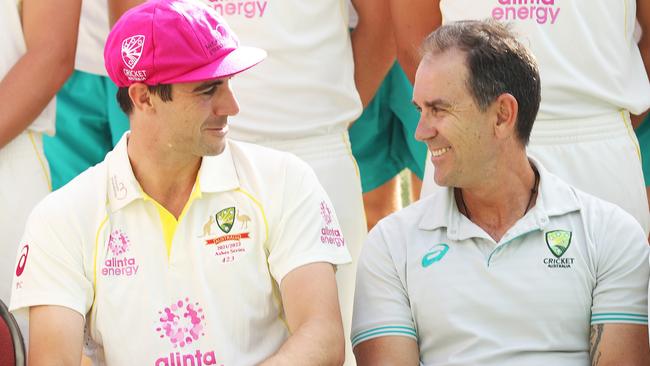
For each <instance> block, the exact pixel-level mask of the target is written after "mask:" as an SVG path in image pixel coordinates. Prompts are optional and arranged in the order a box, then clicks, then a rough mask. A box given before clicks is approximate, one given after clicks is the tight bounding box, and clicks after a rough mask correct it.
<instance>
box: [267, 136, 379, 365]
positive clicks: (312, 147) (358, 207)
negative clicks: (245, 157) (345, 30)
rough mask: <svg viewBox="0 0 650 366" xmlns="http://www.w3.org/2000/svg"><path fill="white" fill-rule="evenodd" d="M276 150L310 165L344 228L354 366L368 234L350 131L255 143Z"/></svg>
mask: <svg viewBox="0 0 650 366" xmlns="http://www.w3.org/2000/svg"><path fill="white" fill-rule="evenodd" d="M256 143H257V144H259V145H264V146H267V147H270V148H274V149H277V150H282V151H286V152H290V153H292V154H294V155H296V156H298V157H299V158H301V159H302V160H304V161H305V162H307V164H309V165H310V166H311V167H312V169H314V171H315V172H316V176H317V177H318V180H319V181H320V183H321V185H323V187H324V188H325V191H326V192H327V194H328V196H329V198H330V200H331V201H332V204H333V205H334V211H336V216H337V217H338V219H339V223H340V224H341V230H343V235H344V237H345V242H346V244H347V246H348V250H349V251H350V255H351V256H352V263H351V264H347V265H343V266H339V268H338V270H337V273H336V282H337V285H338V292H339V302H340V305H341V316H342V318H343V329H344V331H345V344H346V346H345V365H346V366H351V365H355V364H356V362H355V361H354V354H353V353H352V348H351V343H350V327H351V324H352V305H353V303H354V284H355V278H356V273H357V261H358V259H359V254H360V252H361V245H362V244H363V242H364V240H365V238H366V234H367V227H366V216H365V212H364V210H363V196H362V193H361V180H360V177H359V169H358V167H357V164H356V161H355V160H354V157H353V156H352V150H351V149H350V140H349V138H348V133H347V131H343V132H339V133H333V134H330V135H323V136H316V137H309V138H302V139H295V140H283V141H262V142H256Z"/></svg>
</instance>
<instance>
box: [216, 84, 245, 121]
mask: <svg viewBox="0 0 650 366" xmlns="http://www.w3.org/2000/svg"><path fill="white" fill-rule="evenodd" d="M220 87H221V88H222V90H220V93H215V96H214V98H213V108H214V113H215V114H216V115H221V116H234V115H236V114H237V113H239V103H238V102H237V98H235V94H234V93H233V91H232V88H231V87H230V83H228V82H226V83H224V84H223V85H221V86H220Z"/></svg>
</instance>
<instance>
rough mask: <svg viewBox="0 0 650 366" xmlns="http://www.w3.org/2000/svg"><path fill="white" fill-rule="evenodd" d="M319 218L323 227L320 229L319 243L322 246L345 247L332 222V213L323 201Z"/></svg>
mask: <svg viewBox="0 0 650 366" xmlns="http://www.w3.org/2000/svg"><path fill="white" fill-rule="evenodd" d="M320 216H321V219H322V222H323V226H322V227H321V229H320V242H321V243H323V244H329V245H335V246H337V247H342V246H345V239H344V238H343V234H342V233H341V230H340V228H339V227H338V225H336V224H334V225H333V224H332V223H333V222H334V211H332V209H331V208H330V206H329V205H328V204H327V202H325V201H321V203H320Z"/></svg>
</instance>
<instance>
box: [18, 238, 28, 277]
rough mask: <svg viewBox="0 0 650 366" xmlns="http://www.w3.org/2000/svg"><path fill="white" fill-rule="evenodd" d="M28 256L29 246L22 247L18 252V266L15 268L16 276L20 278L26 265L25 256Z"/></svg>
mask: <svg viewBox="0 0 650 366" xmlns="http://www.w3.org/2000/svg"><path fill="white" fill-rule="evenodd" d="M28 255H29V245H27V244H25V245H23V249H21V250H20V258H19V259H18V265H17V266H16V276H17V277H20V275H21V274H23V271H25V266H26V265H27V256H28Z"/></svg>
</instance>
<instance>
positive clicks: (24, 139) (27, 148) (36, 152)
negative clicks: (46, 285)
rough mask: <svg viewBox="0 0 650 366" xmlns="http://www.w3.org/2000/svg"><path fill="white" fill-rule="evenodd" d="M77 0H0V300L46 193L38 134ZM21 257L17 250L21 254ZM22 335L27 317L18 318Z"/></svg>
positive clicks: (49, 115)
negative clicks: (29, 221) (28, 222)
mask: <svg viewBox="0 0 650 366" xmlns="http://www.w3.org/2000/svg"><path fill="white" fill-rule="evenodd" d="M80 8H81V0H61V1H34V0H22V1H16V0H0V50H1V51H0V232H2V240H1V241H0V300H2V301H3V302H4V303H6V304H8V303H9V296H10V294H11V278H12V276H13V274H14V273H15V272H16V271H19V270H20V268H16V266H15V264H16V252H17V250H18V248H19V244H20V243H19V242H20V237H21V235H22V232H23V229H24V227H25V221H26V220H27V216H28V214H29V212H30V211H31V210H32V208H33V207H34V205H35V204H36V203H37V202H38V201H40V200H41V199H42V198H43V197H45V195H46V194H47V193H48V192H50V190H51V184H50V174H49V169H48V166H47V161H46V159H45V156H44V154H43V144H42V136H43V134H52V133H54V118H55V117H54V116H55V102H54V100H53V97H54V95H55V94H56V93H57V91H58V90H59V88H60V87H61V85H63V83H64V82H65V80H66V79H67V78H68V76H69V75H70V74H71V73H72V69H73V65H74V57H75V48H76V43H77V27H78V23H79V12H80ZM19 255H20V253H19ZM18 322H19V325H20V326H21V330H22V331H23V334H24V335H25V338H27V328H26V319H24V318H20V317H19V319H18Z"/></svg>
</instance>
